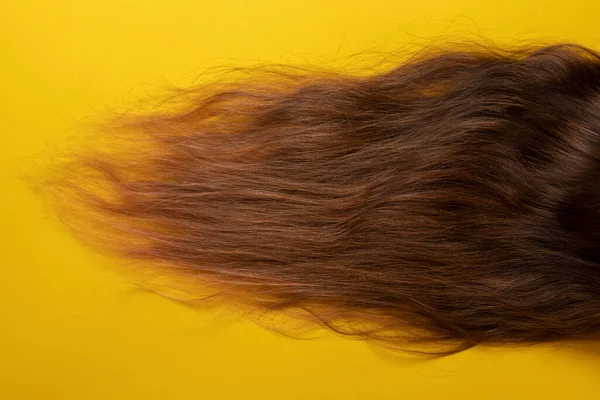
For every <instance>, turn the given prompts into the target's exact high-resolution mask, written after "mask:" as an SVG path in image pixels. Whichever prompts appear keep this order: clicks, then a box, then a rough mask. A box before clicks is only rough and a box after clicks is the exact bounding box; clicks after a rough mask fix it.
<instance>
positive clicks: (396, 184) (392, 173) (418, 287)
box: [46, 44, 600, 354]
mask: <svg viewBox="0 0 600 400" xmlns="http://www.w3.org/2000/svg"><path fill="white" fill-rule="evenodd" d="M178 99H180V100H181V99H183V100H182V101H181V102H180V104H179V105H178V106H177V107H175V108H173V109H170V110H167V111H161V112H158V111H156V112H150V113H147V114H145V115H127V116H123V117H121V118H118V119H117V120H116V121H114V122H112V123H111V124H110V125H109V126H108V127H107V128H106V129H105V130H106V132H107V133H106V135H105V136H103V142H102V143H104V144H107V145H106V146H105V147H104V149H102V150H100V149H97V150H96V151H91V152H90V151H87V152H83V151H82V152H81V153H78V154H76V155H75V156H73V157H72V158H71V159H70V161H68V163H67V164H66V165H67V168H65V170H64V171H63V172H62V173H61V174H57V175H54V178H53V179H51V180H48V181H47V185H46V189H49V190H50V192H51V193H53V194H54V199H56V200H57V201H56V205H57V207H58V210H59V215H60V216H61V218H63V220H64V221H65V223H66V224H67V226H69V227H70V228H71V229H72V230H73V232H74V233H75V234H77V236H78V237H79V238H80V239H82V240H85V241H86V242H88V243H91V244H92V245H94V246H96V247H98V248H100V249H101V250H104V251H107V252H108V253H109V254H114V255H118V256H120V257H124V258H125V259H129V260H132V261H133V260H135V261H136V262H141V263H142V265H147V266H148V268H155V269H156V271H161V272H164V273H166V274H173V275H177V276H180V277H181V276H182V277H184V280H187V281H189V282H200V283H201V284H202V285H204V286H205V287H209V288H211V289H212V290H214V291H217V292H218V293H219V294H220V295H222V296H224V297H225V298H230V299H235V300H237V301H241V302H242V303H243V304H246V305H249V306H251V307H253V308H257V309H260V310H273V311H284V312H285V311H286V310H299V309H300V310H305V311H307V312H308V313H307V315H310V316H311V318H313V319H314V320H315V321H317V322H319V323H322V324H324V325H325V326H328V327H329V328H331V329H333V330H336V331H338V332H341V333H344V334H348V335H353V336H357V337H360V338H365V339H368V340H373V341H377V342H379V343H381V344H384V345H390V346H393V347H399V348H403V349H415V348H417V349H419V350H420V351H425V352H432V353H440V354H441V353H445V352H452V351H456V350H460V349H463V348H467V347H470V346H473V345H477V344H492V345H493V344H530V343H538V342H547V341H555V340H561V339H596V338H598V337H599V336H600V246H599V245H600V57H599V56H598V54H597V53H595V52H594V51H592V50H590V49H586V48H584V47H581V46H577V45H570V44H565V45H555V46H544V47H529V48H520V49H517V50H510V51H509V50H498V49H495V48H494V49H491V48H484V47H477V46H474V47H470V48H466V49H464V48H463V49H454V50H452V49H447V50H443V51H429V52H425V53H422V54H420V55H418V56H415V57H413V58H410V59H407V60H405V61H403V62H402V63H401V64H400V65H397V66H396V67H395V68H393V69H391V70H387V71H385V72H379V73H377V74H371V75H369V76H355V75H345V74H342V73H322V72H312V73H311V72H306V71H300V70H296V71H293V70H292V71H290V70H281V71H279V70H275V72H274V71H270V72H268V73H267V74H262V75H256V76H254V77H253V76H252V75H251V76H250V77H249V78H247V79H242V80H239V81H236V82H233V83H231V82H230V83H221V84H213V85H204V86H200V87H198V88H194V89H190V90H188V91H185V92H184V93H182V94H181V95H180V96H179V97H178ZM123 139H125V140H123ZM151 266H152V267H151Z"/></svg>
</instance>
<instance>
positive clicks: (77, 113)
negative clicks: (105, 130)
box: [0, 0, 600, 400]
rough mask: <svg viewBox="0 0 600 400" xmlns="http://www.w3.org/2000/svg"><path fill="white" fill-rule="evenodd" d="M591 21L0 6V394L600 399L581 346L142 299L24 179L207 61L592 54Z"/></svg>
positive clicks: (466, 14) (206, 1)
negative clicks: (377, 340) (496, 47)
mask: <svg viewBox="0 0 600 400" xmlns="http://www.w3.org/2000/svg"><path fill="white" fill-rule="evenodd" d="M598 17H600V3H599V2H597V1H594V0H571V1H542V0H539V1H529V2H528V1H523V0H510V1H501V2H500V1H498V2H488V1H481V0H470V1H467V0H456V1H451V0H450V1H449V0H435V1H432V0H423V1H410V2H409V1H401V0H389V1H381V0H369V1H365V0H360V1H356V0H344V1H338V0H336V1H328V0H303V1H297V2H295V1H285V0H268V1H267V0H229V1H216V0H185V1H181V0H147V1H142V0H81V1H68V0H53V1H49V0H46V1H44V0H19V1H17V0H12V1H11V0H4V1H2V4H1V5H0V60H1V61H0V72H1V74H0V79H1V80H2V82H1V86H0V87H1V89H0V123H1V125H0V127H1V130H0V135H1V140H2V143H1V145H0V163H1V164H0V184H1V186H0V187H1V188H2V195H1V196H0V209H1V210H2V217H1V220H0V221H1V223H0V229H1V230H0V233H1V235H2V237H1V241H0V243H1V245H0V246H1V247H0V249H1V250H2V252H1V253H0V264H1V270H0V272H1V273H0V296H1V297H0V398H2V399H102V400H106V399H283V400H285V399H404V398H406V399H502V400H504V399H510V400H516V399H598V398H600V355H599V353H598V352H597V351H593V350H592V349H589V348H586V347H585V346H583V347H579V348H574V347H572V348H563V347H556V346H554V347H544V348H542V347H538V348H530V349H518V350H498V349H495V350H490V349H475V350H472V351H468V352H465V353H461V354H459V355H456V356H452V357H448V358H444V359H441V360H436V361H421V362H407V361H402V360H392V359H390V358H388V357H385V356H383V355H382V354H380V353H378V352H376V351H373V349H371V348H369V347H368V346H366V345H365V344H363V343H360V342H354V341H348V340H341V339H335V338H331V339H323V340H317V341H295V340H292V339H287V338H284V337H281V336H278V335H276V334H273V333H271V332H268V331H266V330H263V329H262V328H258V327H256V326H254V325H252V324H248V323H244V322H241V321H238V320H237V319H235V318H232V317H231V316H225V315H220V314H216V315H215V313H214V312H206V311H202V312H200V311H192V310H189V309H185V308H183V307H181V306H179V305H176V304H173V303H171V302H169V301H167V300H164V299H162V298H160V297H158V296H154V295H150V294H147V293H143V292H139V291H138V292H136V291H135V290H133V287H132V286H131V285H130V284H128V283H127V282H126V281H125V280H124V279H123V278H122V277H119V276H116V275H114V274H113V273H110V272H109V271H108V268H103V266H102V265H99V264H98V262H97V261H94V260H95V259H94V258H93V257H92V256H91V255H90V254H89V253H88V252H86V251H85V250H84V249H82V248H81V247H80V246H79V245H78V244H76V243H75V242H74V241H73V240H72V239H71V238H70V237H68V236H67V235H66V234H64V233H63V232H62V231H61V230H60V228H59V227H58V225H55V224H53V223H52V222H50V221H48V220H47V219H46V218H45V217H44V212H43V208H42V205H41V203H40V202H39V201H38V200H37V199H36V198H35V197H33V196H32V195H31V194H30V193H29V192H28V191H27V189H26V186H25V185H24V183H23V182H21V181H20V180H19V179H18V173H19V170H20V168H25V169H26V168H27V165H28V157H31V156H32V155H34V154H38V153H39V152H40V151H43V150H44V149H45V148H46V147H47V146H48V145H51V144H53V143H55V142H57V141H61V140H62V141H64V140H65V138H66V137H67V136H68V135H71V134H73V133H74V131H76V127H77V125H76V124H77V123H78V121H80V120H81V119H82V118H84V117H86V116H90V115H97V114H99V113H102V112H103V111H104V110H105V109H107V107H109V106H110V107H119V106H120V105H122V104H124V102H127V101H129V100H131V99H132V98H134V97H135V98H137V97H136V96H138V95H139V94H140V93H143V92H144V91H146V90H148V89H150V91H152V90H154V89H155V88H157V87H163V86H169V85H172V84H179V83H185V82H187V81H191V80H192V79H193V78H194V77H195V76H196V75H197V74H198V72H199V71H202V68H205V67H206V66H211V65H222V64H228V65H231V64H233V65H248V64H252V63H254V62H261V61H270V62H304V61H310V62H316V63H330V62H335V60H336V59H338V58H341V57H343V56H346V55H348V54H351V53H354V52H357V51H361V50H376V51H385V50H389V49H393V48H395V47H397V46H400V45H403V44H405V43H407V42H411V41H413V42H414V41H415V40H421V38H423V37H429V36H432V35H434V36H444V35H447V34H450V33H456V32H459V33H460V32H466V31H471V32H475V33H477V34H480V35H485V36H489V37H492V38H496V39H501V40H512V39H526V38H543V39H560V40H576V41H579V42H581V43H583V44H586V45H592V46H598V44H599V43H598V41H599V39H598V30H597V25H598V19H599V18H598Z"/></svg>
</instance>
